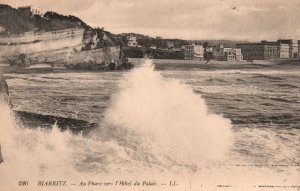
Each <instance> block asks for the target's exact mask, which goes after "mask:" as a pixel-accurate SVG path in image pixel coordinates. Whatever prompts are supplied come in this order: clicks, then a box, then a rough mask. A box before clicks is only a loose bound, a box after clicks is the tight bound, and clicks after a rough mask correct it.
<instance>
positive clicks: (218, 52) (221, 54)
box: [213, 44, 243, 61]
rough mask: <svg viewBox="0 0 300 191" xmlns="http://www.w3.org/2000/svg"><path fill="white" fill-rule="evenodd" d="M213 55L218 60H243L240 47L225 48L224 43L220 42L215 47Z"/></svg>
mask: <svg viewBox="0 0 300 191" xmlns="http://www.w3.org/2000/svg"><path fill="white" fill-rule="evenodd" d="M213 57H214V58H215V59H217V60H223V61H225V60H226V61H234V60H238V61H240V60H243V55H242V52H241V49H240V48H224V45H223V44H219V45H218V46H216V47H215V48H214V50H213Z"/></svg>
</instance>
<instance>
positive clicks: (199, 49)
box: [184, 43, 204, 60]
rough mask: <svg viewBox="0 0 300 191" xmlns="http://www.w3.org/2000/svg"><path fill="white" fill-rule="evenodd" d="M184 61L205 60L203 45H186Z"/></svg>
mask: <svg viewBox="0 0 300 191" xmlns="http://www.w3.org/2000/svg"><path fill="white" fill-rule="evenodd" d="M184 59H185V60H203V59H204V48H203V46H202V45H199V44H197V43H194V44H192V45H186V46H185V47H184Z"/></svg>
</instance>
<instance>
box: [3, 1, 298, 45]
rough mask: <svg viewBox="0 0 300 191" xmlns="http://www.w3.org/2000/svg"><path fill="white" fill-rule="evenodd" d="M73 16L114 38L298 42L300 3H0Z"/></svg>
mask: <svg viewBox="0 0 300 191" xmlns="http://www.w3.org/2000/svg"><path fill="white" fill-rule="evenodd" d="M0 3H4V4H9V5H11V6H13V7H18V6H24V5H33V6H37V7H40V8H43V9H44V10H45V11H55V12H58V13H60V14H66V15H75V16H77V17H79V18H81V19H82V20H83V21H84V22H86V23H87V24H89V25H91V26H92V27H104V29H105V30H108V31H110V32H112V33H126V32H134V33H141V34H145V35H149V36H152V37H156V36H160V37H163V38H181V39H187V40H208V39H224V40H248V41H260V40H276V39H279V38H293V39H299V40H300V22H299V21H300V0H0Z"/></svg>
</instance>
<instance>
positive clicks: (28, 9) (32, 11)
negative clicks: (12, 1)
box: [18, 6, 45, 17]
mask: <svg viewBox="0 0 300 191" xmlns="http://www.w3.org/2000/svg"><path fill="white" fill-rule="evenodd" d="M18 11H19V12H20V13H21V14H23V15H24V16H25V17H33V16H35V15H39V16H41V17H43V16H44V14H45V12H44V11H43V9H42V8H38V7H33V6H24V7H18Z"/></svg>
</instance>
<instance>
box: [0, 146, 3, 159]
mask: <svg viewBox="0 0 300 191" xmlns="http://www.w3.org/2000/svg"><path fill="white" fill-rule="evenodd" d="M2 162H3V157H2V153H1V145H0V163H2Z"/></svg>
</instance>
